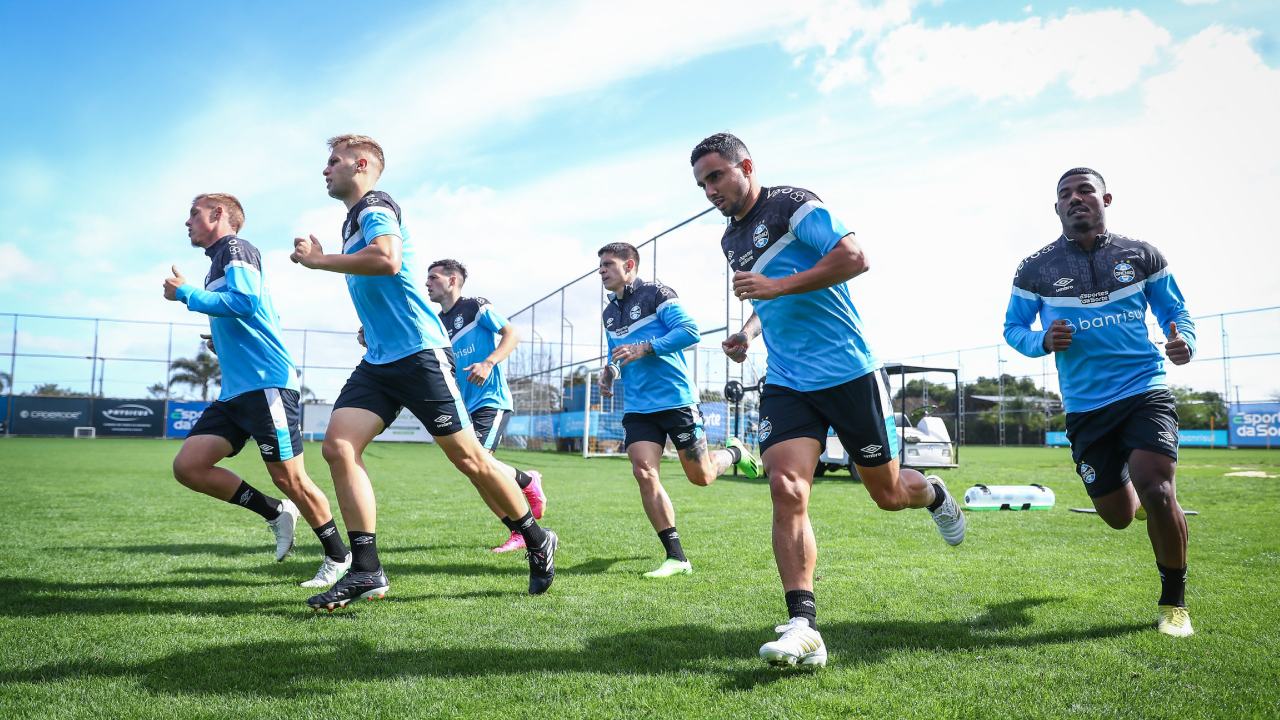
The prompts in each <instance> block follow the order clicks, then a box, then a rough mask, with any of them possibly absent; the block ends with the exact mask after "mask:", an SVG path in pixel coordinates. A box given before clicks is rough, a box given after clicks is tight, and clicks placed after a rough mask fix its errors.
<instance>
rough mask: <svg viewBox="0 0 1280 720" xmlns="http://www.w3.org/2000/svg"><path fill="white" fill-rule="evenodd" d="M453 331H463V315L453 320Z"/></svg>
mask: <svg viewBox="0 0 1280 720" xmlns="http://www.w3.org/2000/svg"><path fill="white" fill-rule="evenodd" d="M453 329H454V330H461V329H462V316H461V315H459V316H457V317H455V318H454V319H453Z"/></svg>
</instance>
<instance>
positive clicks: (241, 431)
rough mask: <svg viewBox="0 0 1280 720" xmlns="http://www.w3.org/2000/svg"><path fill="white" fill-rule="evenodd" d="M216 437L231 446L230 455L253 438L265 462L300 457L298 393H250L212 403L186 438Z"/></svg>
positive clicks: (287, 391)
mask: <svg viewBox="0 0 1280 720" xmlns="http://www.w3.org/2000/svg"><path fill="white" fill-rule="evenodd" d="M196 435H217V436H218V437H220V438H224V439H226V441H227V442H229V443H231V454H232V455H235V454H237V453H239V452H240V451H241V450H242V449H244V444H245V441H246V440H248V439H249V438H253V441H254V442H255V443H257V445H258V452H260V453H262V459H263V460H265V461H266V462H283V461H285V460H288V459H289V458H293V457H298V456H299V455H301V454H302V413H301V405H300V403H299V402H298V391H297V390H286V389H284V388H267V389H265V390H250V391H249V392H246V393H241V394H240V395H237V396H235V397H233V398H231V399H230V400H226V401H222V400H215V401H214V402H213V404H212V405H210V406H209V407H207V408H205V410H204V412H202V413H200V419H199V420H196V424H195V426H193V427H192V428H191V432H190V433H188V434H187V437H193V436H196Z"/></svg>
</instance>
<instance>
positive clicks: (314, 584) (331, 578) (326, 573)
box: [298, 553, 351, 588]
mask: <svg viewBox="0 0 1280 720" xmlns="http://www.w3.org/2000/svg"><path fill="white" fill-rule="evenodd" d="M350 569H351V553H347V557H345V558H344V559H342V560H334V559H333V558H331V557H329V556H328V555H325V556H324V560H323V561H322V562H321V563H320V569H319V570H317V571H316V576H315V577H313V578H311V579H310V580H307V581H306V582H301V583H298V584H299V585H301V586H302V587H307V588H320V587H329V586H330V585H332V584H334V583H336V582H338V580H339V579H341V578H342V576H343V575H346V574H347V571H348V570H350Z"/></svg>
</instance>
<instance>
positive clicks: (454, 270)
mask: <svg viewBox="0 0 1280 720" xmlns="http://www.w3.org/2000/svg"><path fill="white" fill-rule="evenodd" d="M419 267H421V266H419ZM436 268H444V271H445V272H447V273H449V274H450V275H457V276H458V277H460V278H462V282H463V283H465V282H466V281H467V266H466V265H463V264H462V263H460V262H458V261H457V260H453V259H450V258H445V259H444V260H436V261H435V262H433V263H431V264H430V265H428V266H427V270H434V269H436Z"/></svg>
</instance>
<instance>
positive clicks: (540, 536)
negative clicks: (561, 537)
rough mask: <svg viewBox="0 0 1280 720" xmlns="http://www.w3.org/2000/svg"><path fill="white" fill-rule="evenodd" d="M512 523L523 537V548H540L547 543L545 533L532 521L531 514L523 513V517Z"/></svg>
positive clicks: (536, 522)
mask: <svg viewBox="0 0 1280 720" xmlns="http://www.w3.org/2000/svg"><path fill="white" fill-rule="evenodd" d="M514 522H515V524H516V530H518V531H520V535H521V536H523V537H524V544H525V547H527V548H529V549H530V550H532V549H534V548H540V547H542V545H543V543H545V542H546V541H547V531H546V530H543V529H542V528H540V527H538V521H537V520H534V519H533V513H525V514H524V517H522V518H520V519H519V520H515V521H514Z"/></svg>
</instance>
